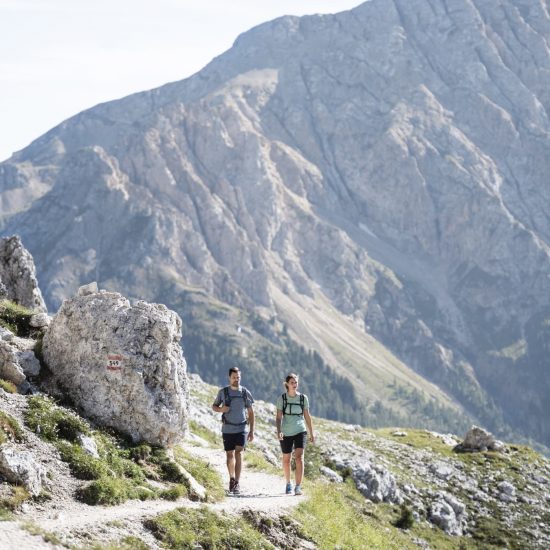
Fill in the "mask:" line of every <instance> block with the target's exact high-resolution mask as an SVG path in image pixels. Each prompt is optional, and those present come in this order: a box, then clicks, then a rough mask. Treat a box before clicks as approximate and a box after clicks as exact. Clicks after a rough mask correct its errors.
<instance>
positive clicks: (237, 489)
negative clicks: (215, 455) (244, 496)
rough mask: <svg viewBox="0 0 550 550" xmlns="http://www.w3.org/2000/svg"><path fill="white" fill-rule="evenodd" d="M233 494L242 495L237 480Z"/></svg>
mask: <svg viewBox="0 0 550 550" xmlns="http://www.w3.org/2000/svg"><path fill="white" fill-rule="evenodd" d="M233 494H234V495H240V494H241V488H240V487H239V480H238V479H236V480H235V485H233Z"/></svg>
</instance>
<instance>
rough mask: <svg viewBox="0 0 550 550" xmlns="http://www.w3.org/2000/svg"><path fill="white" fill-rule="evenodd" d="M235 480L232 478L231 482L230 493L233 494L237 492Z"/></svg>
mask: <svg viewBox="0 0 550 550" xmlns="http://www.w3.org/2000/svg"><path fill="white" fill-rule="evenodd" d="M235 483H236V481H235V478H234V477H232V478H231V479H230V480H229V492H230V493H232V492H233V491H234V490H235Z"/></svg>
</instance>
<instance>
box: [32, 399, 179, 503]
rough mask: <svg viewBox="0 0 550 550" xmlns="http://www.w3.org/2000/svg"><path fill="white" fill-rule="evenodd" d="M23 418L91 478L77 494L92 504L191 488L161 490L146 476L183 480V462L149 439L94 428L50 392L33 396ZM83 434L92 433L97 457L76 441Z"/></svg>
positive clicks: (81, 474) (73, 467)
mask: <svg viewBox="0 0 550 550" xmlns="http://www.w3.org/2000/svg"><path fill="white" fill-rule="evenodd" d="M25 421H26V423H27V426H28V427H29V428H30V429H32V430H34V431H35V432H37V433H39V434H40V436H41V437H42V438H43V439H45V440H47V441H50V442H51V443H52V444H53V445H55V447H56V448H57V449H58V450H59V453H60V455H61V458H62V459H63V460H64V461H65V462H67V464H68V465H69V468H70V469H71V473H72V474H73V475H74V476H75V477H77V478H79V479H84V480H89V481H91V483H89V484H87V485H86V486H85V487H83V488H81V490H80V491H79V492H78V497H79V498H80V499H81V500H83V501H84V502H86V503H88V504H105V505H114V504H119V503H121V502H124V501H125V500H128V499H140V500H146V499H150V498H171V499H174V498H179V497H180V496H184V495H185V494H187V490H186V488H185V487H184V486H183V485H182V486H178V485H176V486H175V487H174V486H170V487H167V488H166V489H165V490H162V489H161V490H157V489H154V488H152V487H151V486H149V485H148V484H147V482H146V479H147V478H152V479H155V480H156V481H164V482H167V483H171V484H173V483H175V484H180V485H181V484H184V483H185V478H184V477H183V476H182V474H181V471H180V468H179V466H178V465H177V464H175V463H174V462H173V461H171V460H170V459H169V458H168V456H167V454H166V451H165V450H164V449H160V448H153V447H151V446H150V445H147V444H145V443H141V444H138V445H133V444H131V443H130V442H129V441H128V440H127V439H126V438H125V437H124V436H121V435H120V434H117V433H115V432H113V431H112V430H111V431H109V430H94V429H92V428H91V427H90V425H89V424H88V423H87V422H86V421H85V420H84V419H82V418H80V417H79V416H77V415H76V414H74V413H73V412H72V411H70V410H68V409H66V408H63V407H60V406H58V405H57V404H56V403H55V402H54V401H53V400H52V399H50V398H47V397H42V396H35V397H31V398H30V399H29V401H28V408H27V411H26V413H25ZM79 434H85V435H87V436H88V437H92V438H93V439H94V441H95V443H96V445H97V449H98V454H99V457H93V456H91V455H89V454H87V453H86V452H85V451H84V449H83V448H82V446H81V445H80V444H78V443H77V442H76V441H77V440H78V435H79Z"/></svg>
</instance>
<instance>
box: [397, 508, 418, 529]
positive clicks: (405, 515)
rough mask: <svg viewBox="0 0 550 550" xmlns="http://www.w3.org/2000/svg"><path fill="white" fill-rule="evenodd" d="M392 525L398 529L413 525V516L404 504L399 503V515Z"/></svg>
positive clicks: (408, 527)
mask: <svg viewBox="0 0 550 550" xmlns="http://www.w3.org/2000/svg"><path fill="white" fill-rule="evenodd" d="M394 525H395V526H396V527H399V529H410V528H411V527H412V526H413V525H414V516H413V513H412V510H411V509H410V508H409V507H408V506H407V505H406V504H402V505H401V515H400V516H399V517H398V518H397V520H396V521H395V523H394Z"/></svg>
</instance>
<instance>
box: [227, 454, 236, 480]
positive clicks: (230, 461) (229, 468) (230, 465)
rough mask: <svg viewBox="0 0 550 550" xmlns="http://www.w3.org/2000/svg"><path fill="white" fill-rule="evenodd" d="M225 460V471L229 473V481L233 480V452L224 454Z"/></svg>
mask: <svg viewBox="0 0 550 550" xmlns="http://www.w3.org/2000/svg"><path fill="white" fill-rule="evenodd" d="M225 455H226V459H227V471H228V472H229V479H235V451H226V452H225Z"/></svg>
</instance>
